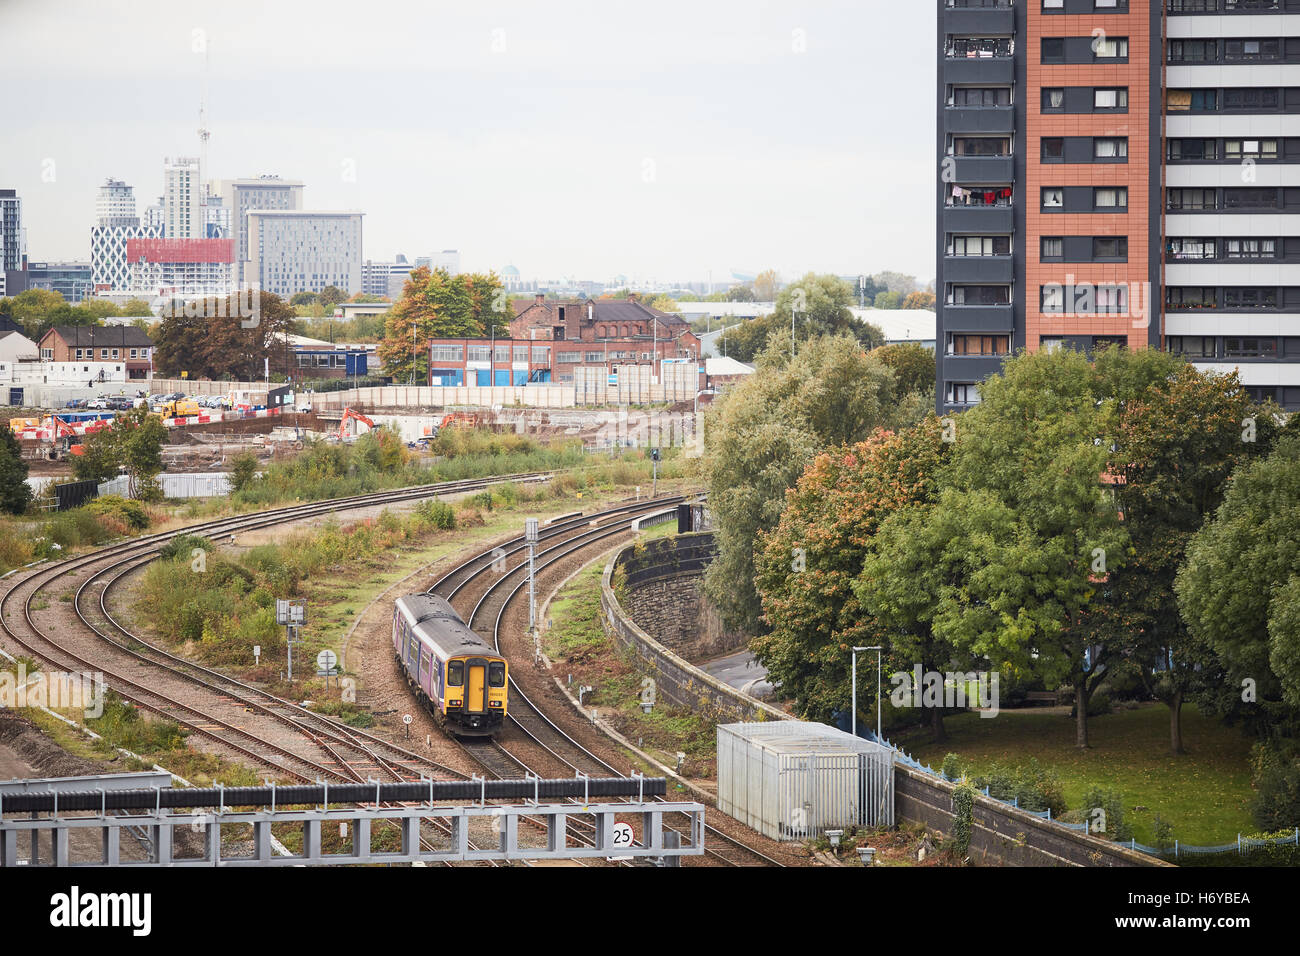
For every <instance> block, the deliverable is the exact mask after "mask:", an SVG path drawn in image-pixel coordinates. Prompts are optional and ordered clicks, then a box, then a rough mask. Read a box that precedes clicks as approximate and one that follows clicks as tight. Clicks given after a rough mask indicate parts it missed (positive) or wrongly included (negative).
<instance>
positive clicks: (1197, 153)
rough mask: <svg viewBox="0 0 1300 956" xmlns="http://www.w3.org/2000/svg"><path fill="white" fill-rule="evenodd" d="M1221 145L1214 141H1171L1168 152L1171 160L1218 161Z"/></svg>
mask: <svg viewBox="0 0 1300 956" xmlns="http://www.w3.org/2000/svg"><path fill="white" fill-rule="evenodd" d="M1218 147H1219V143H1218V140H1213V139H1171V140H1169V146H1168V152H1169V158H1170V159H1171V160H1180V159H1186V160H1202V161H1204V160H1216V159H1218V158H1219V149H1218Z"/></svg>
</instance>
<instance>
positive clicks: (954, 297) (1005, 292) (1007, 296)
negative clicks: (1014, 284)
mask: <svg viewBox="0 0 1300 956" xmlns="http://www.w3.org/2000/svg"><path fill="white" fill-rule="evenodd" d="M948 290H949V291H948V304H949V305H1010V304H1011V287H1010V286H1006V285H954V286H949V287H948Z"/></svg>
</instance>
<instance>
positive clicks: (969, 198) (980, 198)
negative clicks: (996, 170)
mask: <svg viewBox="0 0 1300 956" xmlns="http://www.w3.org/2000/svg"><path fill="white" fill-rule="evenodd" d="M1010 204H1011V187H1010V186H976V187H974V188H972V187H970V186H950V187H948V205H949V206H1009V205H1010Z"/></svg>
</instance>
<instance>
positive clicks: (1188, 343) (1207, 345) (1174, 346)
mask: <svg viewBox="0 0 1300 956" xmlns="http://www.w3.org/2000/svg"><path fill="white" fill-rule="evenodd" d="M1165 344H1166V348H1167V351H1168V352H1169V353H1170V354H1171V355H1182V356H1184V357H1186V358H1214V357H1215V340H1214V336H1211V335H1171V336H1170V337H1169V338H1168V339H1166V340H1165Z"/></svg>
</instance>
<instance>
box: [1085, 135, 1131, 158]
mask: <svg viewBox="0 0 1300 956" xmlns="http://www.w3.org/2000/svg"><path fill="white" fill-rule="evenodd" d="M1092 157H1093V159H1128V139H1127V138H1124V137H1098V138H1096V139H1094V140H1093V141H1092Z"/></svg>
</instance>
